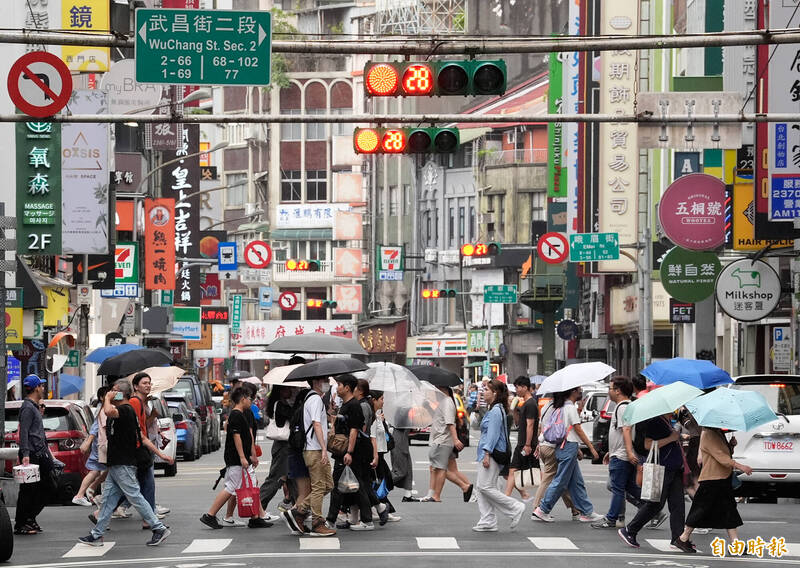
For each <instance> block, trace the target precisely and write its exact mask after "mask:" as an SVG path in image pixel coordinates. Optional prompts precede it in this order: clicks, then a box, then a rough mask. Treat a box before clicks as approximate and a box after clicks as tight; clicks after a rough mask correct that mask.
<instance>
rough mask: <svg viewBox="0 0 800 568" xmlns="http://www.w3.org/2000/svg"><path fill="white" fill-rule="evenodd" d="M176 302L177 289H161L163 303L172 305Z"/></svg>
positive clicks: (163, 304)
mask: <svg viewBox="0 0 800 568" xmlns="http://www.w3.org/2000/svg"><path fill="white" fill-rule="evenodd" d="M174 303H175V290H161V305H162V306H171V305H173V304H174Z"/></svg>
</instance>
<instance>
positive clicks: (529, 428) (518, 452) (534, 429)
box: [505, 376, 539, 500]
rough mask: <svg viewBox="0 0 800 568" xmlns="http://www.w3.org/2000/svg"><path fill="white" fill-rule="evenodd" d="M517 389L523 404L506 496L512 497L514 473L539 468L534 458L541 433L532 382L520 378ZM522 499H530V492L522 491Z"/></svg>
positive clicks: (519, 410) (526, 378) (516, 381)
mask: <svg viewBox="0 0 800 568" xmlns="http://www.w3.org/2000/svg"><path fill="white" fill-rule="evenodd" d="M514 386H515V387H516V388H517V396H518V397H519V398H520V399H522V401H523V402H522V404H521V405H520V406H518V407H517V410H516V412H517V416H518V420H517V425H518V426H519V430H518V433H517V446H516V447H515V448H514V453H513V454H511V463H510V464H508V481H507V482H506V492H505V493H506V495H511V493H513V491H514V472H515V471H518V470H520V469H529V468H530V467H531V466H532V465H537V466H538V461H537V460H536V458H535V457H534V456H533V451H534V450H535V449H536V445H537V441H538V440H537V438H536V433H538V432H539V404H538V403H537V402H536V398H535V397H534V396H533V393H532V392H531V380H530V379H529V378H528V377H525V376H519V377H517V378H516V379H515V380H514ZM519 494H520V497H522V499H523V500H525V499H529V498H530V496H529V495H528V492H527V491H525V490H522V489H520V491H519Z"/></svg>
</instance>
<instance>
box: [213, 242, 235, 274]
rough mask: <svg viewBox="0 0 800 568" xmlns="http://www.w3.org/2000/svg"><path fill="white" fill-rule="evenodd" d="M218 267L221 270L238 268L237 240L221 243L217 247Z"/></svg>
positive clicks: (226, 270)
mask: <svg viewBox="0 0 800 568" xmlns="http://www.w3.org/2000/svg"><path fill="white" fill-rule="evenodd" d="M217 268H218V269H219V271H220V272H228V271H235V270H236V269H237V268H238V263H237V262H236V243H235V242H229V243H219V247H217Z"/></svg>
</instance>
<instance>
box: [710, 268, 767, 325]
mask: <svg viewBox="0 0 800 568" xmlns="http://www.w3.org/2000/svg"><path fill="white" fill-rule="evenodd" d="M715 293H716V296H717V302H718V303H719V307H720V308H721V309H722V311H723V312H725V313H726V314H728V315H729V316H731V317H732V318H733V319H735V320H739V321H758V320H760V319H762V318H765V317H767V316H768V315H769V314H771V313H772V311H773V310H774V309H775V308H776V307H777V306H778V302H779V300H780V298H781V280H780V278H779V277H778V273H777V272H775V269H773V268H772V267H771V266H770V265H769V264H767V263H766V262H764V261H763V260H750V259H749V258H744V259H742V260H737V261H734V262H731V263H730V264H729V265H728V266H726V267H725V268H723V269H722V272H720V273H719V276H718V277H717V284H716V289H715Z"/></svg>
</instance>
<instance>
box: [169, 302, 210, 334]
mask: <svg viewBox="0 0 800 568" xmlns="http://www.w3.org/2000/svg"><path fill="white" fill-rule="evenodd" d="M172 314H173V320H172V332H173V333H177V334H179V335H182V336H183V340H187V339H191V340H195V339H200V338H201V337H202V334H203V328H202V325H201V324H200V308H193V307H192V308H172Z"/></svg>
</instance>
